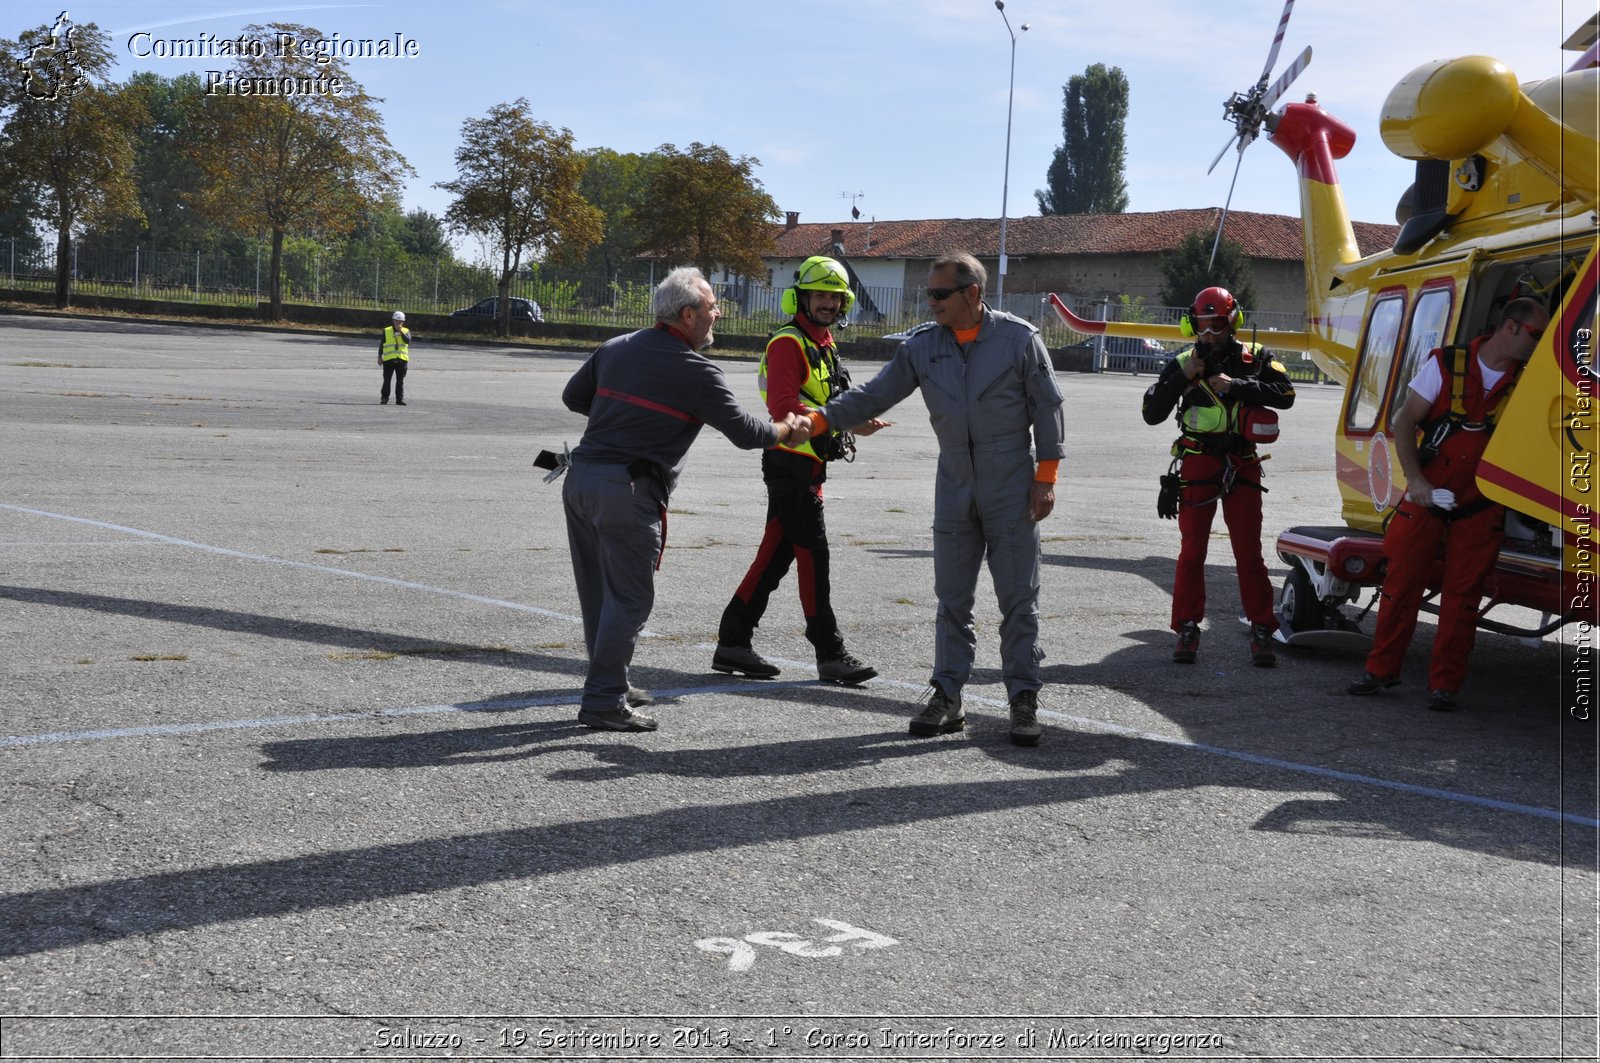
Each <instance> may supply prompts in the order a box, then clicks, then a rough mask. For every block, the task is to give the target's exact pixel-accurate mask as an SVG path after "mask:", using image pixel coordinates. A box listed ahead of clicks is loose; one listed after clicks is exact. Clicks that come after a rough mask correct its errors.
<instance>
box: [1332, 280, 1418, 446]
mask: <svg viewBox="0 0 1600 1063" xmlns="http://www.w3.org/2000/svg"><path fill="white" fill-rule="evenodd" d="M1405 309H1406V303H1405V297H1404V293H1403V292H1402V293H1399V294H1396V295H1391V296H1386V297H1384V298H1381V299H1379V300H1378V301H1377V302H1376V303H1374V304H1373V306H1372V317H1371V318H1370V319H1368V321H1367V342H1366V345H1365V346H1364V347H1362V349H1361V363H1360V364H1359V365H1357V366H1356V373H1355V377H1354V378H1353V379H1352V381H1351V387H1350V405H1349V407H1348V409H1347V411H1346V413H1345V428H1346V429H1347V430H1348V431H1350V432H1353V433H1360V434H1364V433H1368V432H1371V431H1372V430H1373V428H1374V427H1375V426H1376V425H1377V423H1378V411H1379V410H1381V409H1383V397H1384V396H1383V393H1384V388H1385V387H1386V386H1387V384H1388V382H1389V369H1390V367H1391V366H1393V365H1394V352H1395V348H1396V347H1397V346H1399V342H1400V326H1401V324H1402V323H1403V322H1404V320H1405Z"/></svg>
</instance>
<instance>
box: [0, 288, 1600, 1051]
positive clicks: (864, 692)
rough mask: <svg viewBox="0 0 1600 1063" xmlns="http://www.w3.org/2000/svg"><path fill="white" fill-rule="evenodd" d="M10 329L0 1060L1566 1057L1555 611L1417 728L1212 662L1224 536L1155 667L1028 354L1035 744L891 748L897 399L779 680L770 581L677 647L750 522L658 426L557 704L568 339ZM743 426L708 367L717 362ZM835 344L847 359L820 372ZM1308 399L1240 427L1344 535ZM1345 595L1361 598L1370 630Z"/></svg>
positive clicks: (1125, 540)
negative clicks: (604, 667) (643, 697)
mask: <svg viewBox="0 0 1600 1063" xmlns="http://www.w3.org/2000/svg"><path fill="white" fill-rule="evenodd" d="M376 347H377V340H376V337H374V338H372V340H371V341H370V342H368V341H367V340H355V339H350V338H332V337H323V336H309V335H305V334H288V333H273V332H241V331H230V330H223V329H210V328H198V327H196V328H190V327H176V326H161V325H152V324H138V323H126V322H110V321H95V320H63V319H53V318H45V317H26V316H4V317H0V374H3V380H4V382H5V386H4V401H5V407H4V411H3V415H0V448H3V454H4V456H5V461H4V472H3V474H0V485H3V489H0V635H3V638H4V644H5V646H6V653H5V656H6V661H7V665H6V673H7V676H6V682H5V684H4V689H3V692H0V706H3V717H0V719H3V723H0V794H3V796H4V802H3V806H0V807H3V813H0V815H3V817H4V819H3V823H4V830H3V832H0V846H3V850H0V852H3V854H4V856H3V860H0V867H3V868H4V882H3V883H0V894H3V895H0V992H3V998H0V1057H3V1058H4V1059H7V1060H10V1059H39V1058H81V1057H90V1056H95V1057H100V1058H106V1057H118V1058H122V1057H140V1058H150V1057H158V1056H159V1057H168V1058H171V1057H184V1058H219V1057H225V1058H230V1059H266V1058H272V1059H282V1058H307V1057H316V1058H322V1059H344V1058H358V1057H359V1058H465V1057H476V1058H514V1059H552V1058H580V1057H581V1058H591V1059H592V1058H603V1059H621V1058H628V1059H689V1058H696V1059H709V1058H722V1059H742V1058H802V1057H804V1058H813V1059H846V1058H848V1059H875V1058H920V1059H999V1058H1009V1059H1037V1058H1057V1059H1065V1058H1072V1059H1082V1058H1143V1057H1145V1056H1152V1055H1168V1056H1172V1057H1188V1058H1241V1057H1250V1058H1296V1059H1326V1058H1354V1057H1359V1058H1362V1059H1386V1058H1405V1059H1419V1058H1429V1059H1456V1058H1473V1059H1484V1058H1496V1059H1499V1058H1513V1057H1515V1058H1519V1059H1529V1058H1590V1059H1592V1058H1594V1057H1595V1054H1596V1049H1597V1041H1596V1019H1595V1011H1596V999H1597V977H1596V970H1597V958H1600V952H1597V943H1596V890H1597V883H1600V876H1597V874H1596V830H1597V827H1600V819H1597V815H1600V810H1597V805H1596V800H1597V798H1596V786H1595V782H1596V765H1597V757H1596V738H1595V728H1594V724H1593V723H1592V721H1591V722H1585V721H1579V720H1575V719H1573V718H1572V717H1571V716H1570V715H1569V714H1568V713H1566V712H1564V711H1563V707H1562V705H1561V704H1560V700H1561V697H1560V694H1559V692H1558V691H1559V675H1560V669H1561V652H1560V646H1559V644H1558V642H1557V640H1556V639H1555V638H1554V637H1548V638H1546V639H1544V640H1542V642H1540V643H1539V644H1538V645H1536V646H1528V645H1524V644H1523V643H1522V642H1521V641H1519V640H1517V639H1513V638H1509V637H1506V636H1502V635H1493V634H1486V635H1483V636H1482V637H1481V638H1480V641H1479V645H1478V649H1477V652H1476V653H1475V655H1474V659H1473V669H1472V674H1471V677H1470V680H1469V687H1468V689H1467V691H1466V692H1465V694H1464V696H1463V701H1462V707H1461V709H1460V710H1459V711H1458V712H1456V713H1453V714H1441V713H1432V712H1428V711H1426V710H1425V709H1424V708H1423V704H1422V703H1423V698H1424V696H1425V693H1426V690H1425V688H1426V682H1425V679H1424V676H1425V673H1426V654H1427V648H1428V644H1429V641H1430V639H1431V634H1432V624H1431V621H1430V620H1428V619H1426V618H1425V619H1424V621H1423V625H1422V628H1421V630H1420V634H1419V638H1418V643H1417V645H1416V646H1415V647H1414V648H1413V651H1412V654H1411V657H1410V659H1409V660H1408V662H1407V666H1406V677H1405V678H1406V682H1405V683H1404V684H1403V685H1402V686H1400V687H1398V688H1396V689H1395V690H1392V691H1389V692H1387V693H1386V694H1384V695H1381V696H1377V697H1371V698H1353V697H1349V696H1346V695H1345V694H1344V687H1345V685H1346V684H1347V683H1348V682H1349V681H1350V680H1352V679H1353V678H1355V677H1356V676H1358V675H1359V674H1360V672H1361V657H1360V655H1359V654H1351V653H1349V652H1333V651H1320V652H1311V651H1284V652H1282V653H1280V655H1279V664H1278V667H1276V668H1275V669H1271V670H1268V669H1258V668H1252V667H1250V662H1249V655H1248V649H1247V638H1246V632H1245V629H1244V627H1243V626H1242V625H1241V624H1240V623H1239V622H1238V619H1237V618H1238V612H1239V602H1238V589H1237V584H1236V582H1235V580H1234V577H1233V572H1232V566H1231V554H1230V552H1229V549H1228V545H1227V541H1226V539H1225V538H1224V537H1223V536H1222V535H1221V534H1220V524H1219V529H1218V530H1219V534H1218V535H1217V536H1216V537H1214V539H1213V546H1212V552H1211V558H1210V564H1209V568H1208V579H1209V585H1210V610H1209V612H1210V617H1209V619H1208V621H1207V624H1206V630H1205V634H1204V639H1203V642H1202V645H1201V654H1200V661H1199V663H1198V664H1196V665H1194V666H1182V665H1175V664H1172V663H1171V662H1170V659H1169V655H1170V651H1171V643H1172V635H1171V632H1170V631H1169V630H1168V629H1167V615H1168V590H1169V588H1170V582H1171V574H1172V559H1173V557H1174V556H1175V554H1176V549H1177V532H1176V528H1175V526H1174V524H1173V522H1171V521H1161V520H1158V519H1157V517H1156V515H1155V494H1156V480H1157V477H1158V476H1159V475H1160V474H1161V473H1162V472H1164V471H1165V470H1166V465H1167V461H1168V457H1167V453H1166V452H1167V446H1168V444H1169V443H1170V442H1171V435H1172V433H1171V430H1170V426H1163V427H1159V428H1150V427H1147V426H1146V425H1145V424H1144V423H1143V422H1142V420H1141V419H1140V417H1139V414H1138V406H1139V397H1140V393H1141V391H1142V390H1143V388H1144V387H1145V386H1147V385H1148V384H1149V382H1150V378H1149V377H1148V376H1146V377H1143V378H1132V377H1126V376H1087V375H1084V376H1079V375H1070V376H1069V375H1063V376H1062V378H1061V380H1062V385H1063V388H1064V390H1065V392H1066V395H1067V423H1068V438H1069V454H1068V457H1067V460H1066V461H1065V462H1064V463H1063V467H1062V471H1063V477H1062V483H1061V485H1060V486H1059V487H1058V490H1057V494H1058V501H1057V506H1056V511H1055V513H1054V515H1052V516H1051V517H1050V518H1049V519H1048V521H1047V522H1046V523H1045V525H1044V527H1043V535H1044V563H1045V564H1044V587H1043V592H1042V600H1041V608H1042V612H1043V615H1044V639H1043V642H1044V647H1045V649H1046V652H1047V654H1048V656H1047V658H1046V660H1045V676H1046V681H1047V686H1046V687H1045V689H1044V691H1043V692H1042V696H1041V701H1040V704H1041V707H1042V711H1041V717H1042V721H1043V722H1044V723H1045V735H1044V740H1043V742H1042V743H1041V745H1040V746H1039V747H1038V748H1036V749H1020V748H1017V747H1015V746H1012V745H1011V744H1010V743H1009V742H1008V741H1007V738H1006V711H1005V695H1004V689H1003V686H1002V685H1001V683H1000V677H999V672H998V661H999V653H998V645H997V639H996V631H995V623H996V619H997V614H996V611H995V608H994V603H993V596H992V593H991V587H990V584H989V580H988V577H987V575H984V576H983V577H982V579H981V580H980V584H979V592H978V609H979V612H978V626H979V631H978V639H979V646H978V664H979V669H978V672H977V674H976V675H975V677H974V681H973V683H972V685H971V686H969V687H968V688H967V691H966V704H967V710H968V718H969V729H968V730H967V731H966V732H965V733H962V734H956V735H951V736H947V737H941V738H935V739H917V738H912V737H911V736H909V735H908V734H907V731H906V723H907V720H908V718H909V717H910V716H911V715H913V714H914V713H915V712H916V711H917V709H918V707H919V706H918V701H919V699H920V698H921V697H923V696H924V694H925V691H926V683H927V679H928V674H929V671H930V668H931V655H932V625H933V616H934V600H933V596H932V566H931V561H930V549H931V532H930V528H929V525H930V521H931V515H932V506H931V500H932V484H933V463H934V455H935V447H934V443H933V439H932V435H931V432H930V430H929V428H928V424H927V417H926V413H925V411H924V409H923V407H922V405H921V402H920V400H919V399H917V398H916V397H913V398H912V399H910V400H908V401H907V402H906V403H904V404H902V405H901V406H900V407H898V408H897V409H895V410H894V411H892V412H891V413H889V414H888V415H887V417H888V419H889V420H891V421H893V422H894V427H893V428H891V429H888V430H885V431H883V432H880V433H879V434H877V435H876V436H874V437H872V438H870V439H865V440H863V441H862V442H861V446H860V455H859V458H858V460H857V461H856V462H854V463H853V464H850V465H841V466H835V467H833V469H832V472H831V475H830V480H829V482H828V485H827V498H828V504H827V514H828V524H829V531H830V541H831V544H832V558H833V562H832V564H833V572H834V591H835V609H836V611H837V612H838V614H839V616H840V618H841V621H842V623H843V625H844V630H845V635H846V637H847V639H848V642H849V645H850V648H851V649H852V650H853V651H854V652H855V653H856V654H857V655H858V656H860V657H862V658H863V659H865V660H867V661H869V662H870V663H872V664H874V665H875V666H876V667H877V668H878V669H879V671H880V673H881V676H880V678H878V679H876V680H873V681H872V682H870V683H868V684H866V685H865V686H863V687H861V688H859V689H846V688H841V687H837V686H828V685H822V684H820V683H819V682H818V681H817V679H816V673H815V669H814V662H813V661H812V659H811V655H810V653H809V646H808V645H807V644H806V642H805V641H804V638H803V637H802V626H803V624H802V619H801V615H800V609H799V604H798V601H797V597H796V594H795V592H794V590H793V581H792V579H791V580H790V581H788V582H786V583H785V584H784V586H783V587H781V588H780V589H779V591H778V593H777V594H776V595H775V596H774V599H773V606H772V608H771V610H770V611H769V613H768V617H767V621H766V623H765V625H764V626H763V628H762V629H761V630H760V632H758V635H757V647H758V649H760V650H761V652H763V653H764V654H765V655H767V656H768V657H770V658H772V659H773V660H775V661H776V662H777V663H778V664H780V665H781V666H782V668H783V670H784V671H783V675H782V676H781V677H780V678H779V679H778V680H777V681H773V682H754V681H749V680H743V679H738V678H734V677H728V676H723V675H719V674H716V673H713V672H711V670H710V667H709V666H710V659H711V652H712V646H713V643H714V641H715V637H716V627H717V618H718V615H719V614H720V611H721V608H722V606H723V605H724V604H725V603H726V601H727V599H728V597H729V595H730V594H731V593H732V591H733V588H734V586H735V585H736V584H737V582H738V580H739V578H740V577H741V576H742V574H743V572H744V570H745V568H746V567H747V566H748V564H749V563H750V561H751V559H752V557H753V556H754V553H755V548H756V545H757V543H758V542H759V539H760V535H761V528H762V522H763V514H764V508H765V500H764V496H763V492H762V488H761V485H760V472H759V457H758V456H757V455H756V454H755V453H752V452H745V451H739V450H736V449H735V448H734V447H732V446H731V445H730V444H729V443H728V442H727V441H726V440H725V439H723V438H722V437H721V436H719V435H717V434H716V433H715V432H713V431H710V430H707V431H705V432H703V433H702V434H701V437H700V440H699V442H697V443H696V445H695V447H694V449H693V451H692V452H691V454H690V458H689V463H688V467H687V470H686V472H685V475H684V478H683V481H682V484H681V485H680V489H679V491H678V492H677V494H676V495H675V496H674V498H673V501H672V507H671V512H670V520H669V543H668V548H667V551H666V556H665V562H664V564H663V566H662V568H661V571H660V572H659V574H658V579H657V591H658V598H657V604H656V609H655V612H654V614H653V615H652V617H651V621H650V625H649V637H647V638H646V639H645V640H643V642H642V644H641V646H640V649H639V653H638V657H637V659H636V662H635V669H634V673H633V679H634V682H635V683H636V684H638V685H642V686H647V687H649V688H651V689H652V690H653V691H654V692H655V694H656V697H657V704H656V705H655V706H654V707H653V708H652V709H651V710H650V711H651V712H653V713H654V714H655V715H657V716H658V717H659V719H660V720H661V729H660V731H658V732H656V733H654V734H647V735H623V734H605V733H598V732H594V731H589V730H587V729H584V728H582V727H580V726H578V724H577V723H576V712H577V697H578V690H579V687H580V685H581V681H582V673H583V669H584V653H583V642H582V634H581V627H580V624H579V621H578V619H577V613H578V605H577V600H576V595H575V593H574V590H573V585H572V578H571V571H570V568H569V565H568V558H567V546H566V536H565V530H564V524H563V521H562V516H561V506H560V491H559V484H556V485H547V484H545V483H543V482H542V481H541V476H542V474H541V473H539V472H538V471H536V470H534V469H533V468H532V465H531V463H532V460H533V457H534V455H535V454H536V453H537V452H538V450H539V449H540V448H542V447H548V448H557V447H559V446H560V444H561V443H562V442H563V441H567V442H571V443H576V442H577V440H578V438H579V436H580V435H581V433H582V430H583V422H582V419H581V418H579V417H576V416H575V415H572V414H570V413H568V412H567V411H566V410H565V409H564V408H563V407H562V405H561V402H560V392H561V389H562V386H563V385H564V384H565V382H566V380H567V378H568V377H569V376H570V374H571V373H572V372H573V370H575V369H576V368H577V366H578V364H579V359H580V358H581V355H580V354H573V353H556V352H532V353H530V352H527V351H516V352H510V351H502V350H496V349H492V348H488V347H470V346H448V347H445V346H439V347H432V346H430V345H429V343H428V340H427V337H426V336H419V337H418V338H417V341H416V345H415V347H414V348H413V353H414V360H413V363H412V366H413V368H412V369H411V372H410V375H409V378H408V380H407V384H406V395H407V401H408V405H407V406H406V407H403V408H401V407H396V406H394V405H389V406H380V405H378V402H377V396H378V384H379V372H378V369H377V367H376V365H375V362H374V359H375V352H376ZM725 364H726V368H727V372H728V375H729V378H730V381H731V383H732V386H733V387H734V390H735V392H736V393H737V394H739V395H740V396H741V397H744V398H745V399H747V400H748V403H749V406H750V408H752V409H755V408H757V405H758V403H757V397H756V389H755V381H754V365H753V363H750V362H728V363H725ZM852 371H853V374H854V376H855V378H856V379H857V380H864V379H866V378H868V377H870V375H871V374H872V372H873V371H874V367H873V366H871V365H857V366H853V367H852ZM1340 398H1341V392H1340V391H1339V389H1337V388H1333V387H1328V386H1315V385H1312V386H1305V387H1302V388H1301V392H1300V396H1299V399H1298V401H1297V403H1296V405H1295V407H1294V409H1293V410H1291V411H1289V412H1288V413H1287V414H1286V415H1285V416H1284V418H1283V440H1282V441H1281V442H1280V443H1279V444H1277V445H1275V446H1274V447H1272V448H1271V452H1272V459H1271V461H1270V462H1269V463H1268V466H1267V469H1268V476H1267V484H1268V486H1269V488H1270V493H1269V494H1268V495H1267V497H1266V500H1265V505H1266V522H1265V526H1266V530H1265V532H1264V535H1265V537H1266V539H1267V541H1268V544H1267V545H1268V552H1269V566H1270V567H1271V570H1272V572H1273V576H1274V580H1275V582H1277V581H1279V580H1281V578H1282V576H1283V574H1284V567H1283V565H1282V564H1281V563H1279V562H1278V561H1277V560H1276V558H1274V557H1271V556H1270V555H1271V550H1270V546H1271V540H1272V538H1273V537H1275V535H1276V533H1277V531H1278V530H1280V529H1282V528H1286V527H1290V526H1293V525H1297V524H1326V523H1335V522H1336V521H1337V495H1336V491H1335V487H1334V480H1333V448H1332V432H1333V425H1334V422H1335V417H1336V415H1337V411H1338V405H1339V401H1340ZM1368 623H1369V624H1370V618H1369V621H1368Z"/></svg>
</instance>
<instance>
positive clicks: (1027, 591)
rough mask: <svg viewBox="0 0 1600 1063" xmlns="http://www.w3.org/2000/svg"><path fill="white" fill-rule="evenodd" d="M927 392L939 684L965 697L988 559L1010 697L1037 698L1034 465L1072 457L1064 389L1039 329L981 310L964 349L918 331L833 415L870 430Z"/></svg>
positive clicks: (833, 405) (930, 328) (935, 331)
mask: <svg viewBox="0 0 1600 1063" xmlns="http://www.w3.org/2000/svg"><path fill="white" fill-rule="evenodd" d="M918 389H920V390H921V391H922V401H923V402H924V403H925V404H926V405H927V407H928V415H929V419H930V421H931V423H932V425H933V432H934V435H935V436H936V437H937V438H938V441H939V465H938V470H937V472H936V474H935V478H934V495H933V589H934V595H935V597H937V598H938V600H939V612H938V620H937V625H936V633H935V639H934V667H933V682H934V684H935V685H937V686H938V687H940V688H941V689H942V690H944V692H945V693H946V694H947V695H949V696H950V697H951V698H958V697H959V696H960V693H961V688H962V687H963V686H964V685H965V684H966V682H967V678H968V677H969V676H970V675H971V674H972V661H973V656H974V653H975V651H976V648H977V636H976V634H975V633H974V630H973V624H972V607H973V601H974V599H975V597H976V594H977V586H978V568H979V566H980V565H982V564H983V561H984V559H985V557H987V558H988V562H989V574H990V576H991V577H992V578H993V580H994V590H995V597H996V599H997V600H998V602H999V606H1000V617H1001V619H1000V656H1001V662H1002V666H1003V671H1004V675H1005V683H1006V696H1007V698H1014V697H1016V696H1017V695H1018V694H1019V693H1021V692H1022V691H1024V690H1038V689H1039V686H1040V679H1039V662H1040V660H1042V659H1043V657H1044V653H1043V651H1041V650H1040V649H1039V525H1037V524H1036V523H1034V522H1033V521H1032V520H1030V519H1028V497H1029V492H1030V490H1031V488H1032V485H1033V477H1034V470H1035V461H1036V460H1037V461H1048V460H1051V459H1057V460H1059V459H1060V458H1062V457H1064V456H1065V454H1066V450H1065V448H1064V446H1063V437H1064V435H1065V424H1064V422H1063V418H1062V413H1061V401H1062V400H1061V388H1060V387H1059V385H1057V383H1056V375H1055V370H1054V369H1052V368H1051V365H1050V355H1049V352H1047V351H1046V350H1045V346H1044V341H1043V340H1042V339H1041V338H1040V336H1039V330H1038V329H1037V328H1035V327H1034V326H1033V325H1031V324H1029V323H1028V322H1027V321H1025V320H1023V319H1022V318H1019V317H1014V316H1012V315H1011V314H1006V313H1002V312H1000V311H997V310H993V309H991V308H990V307H989V306H988V304H984V306H983V319H982V321H981V322H980V323H979V326H978V336H977V338H976V339H974V340H973V341H972V342H971V343H970V344H968V345H967V346H966V347H965V348H962V347H961V346H960V345H959V344H957V343H956V338H955V334H954V333H953V332H951V331H950V330H949V329H948V328H945V327H944V326H942V325H927V326H924V327H922V328H919V329H917V330H915V331H914V332H913V333H912V334H911V336H910V338H909V339H907V340H906V341H905V342H904V343H902V344H901V345H900V349H899V351H897V352H896V353H895V355H894V357H893V358H892V359H890V361H889V362H888V364H887V365H885V366H884V367H883V369H882V370H881V371H880V372H879V373H878V375H877V376H875V377H873V378H872V379H871V380H870V381H868V382H867V383H866V384H864V385H862V386H861V387H859V388H854V389H851V390H849V391H846V392H843V393H842V394H840V395H838V396H837V397H835V398H834V399H833V401H831V402H829V403H828V404H827V406H825V407H823V411H822V412H823V415H824V416H825V417H826V418H827V419H828V423H829V424H830V425H838V426H841V427H842V426H847V425H854V424H860V423H862V422H863V421H866V420H867V419H869V418H872V417H877V416H879V415H880V414H882V413H884V412H885V411H886V410H888V409H889V408H890V407H892V406H894V405H895V404H896V403H898V402H899V401H900V400H902V399H904V398H906V397H907V396H909V395H910V394H911V393H912V392H913V391H915V390H918Z"/></svg>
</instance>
